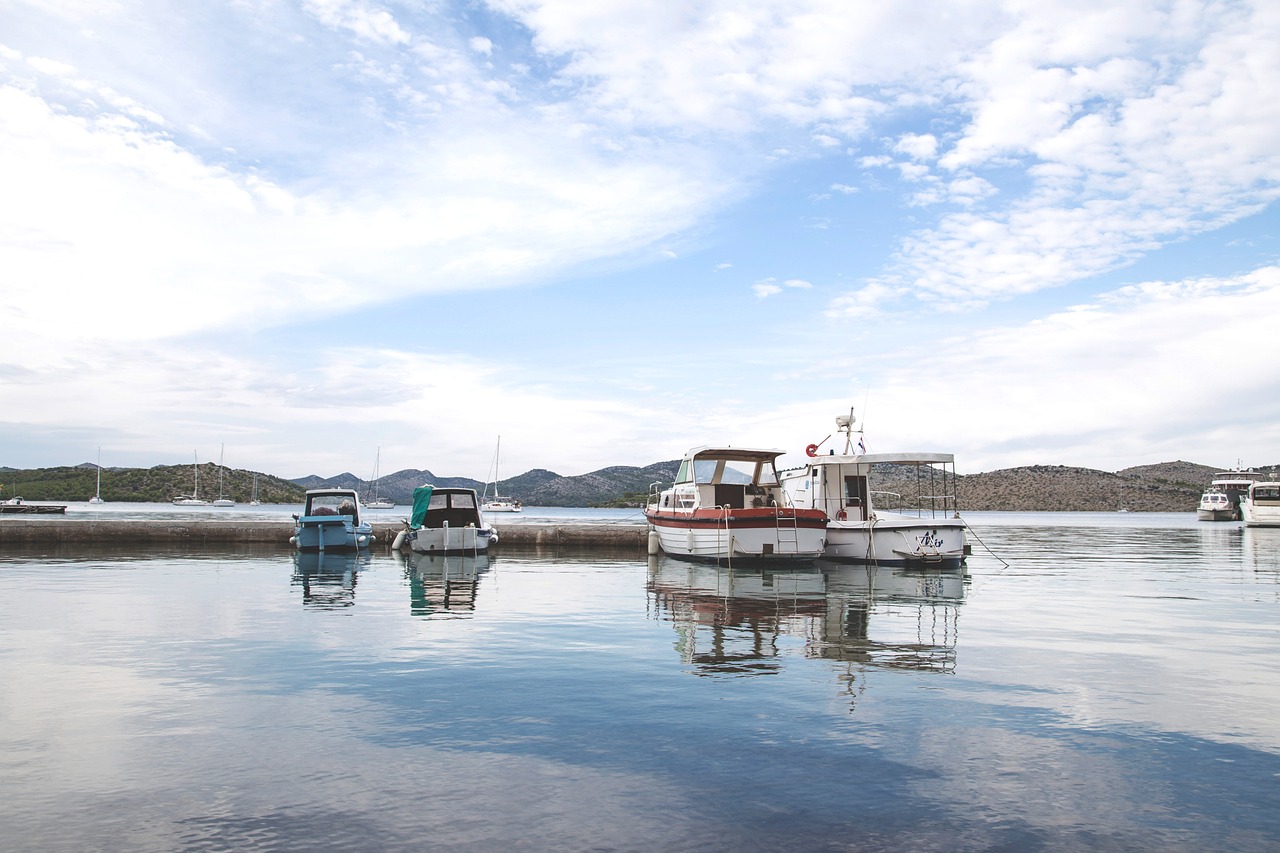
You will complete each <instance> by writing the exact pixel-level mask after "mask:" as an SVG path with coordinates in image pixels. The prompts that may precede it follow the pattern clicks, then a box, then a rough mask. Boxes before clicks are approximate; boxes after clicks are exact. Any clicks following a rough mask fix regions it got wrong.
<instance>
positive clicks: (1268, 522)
mask: <svg viewBox="0 0 1280 853" xmlns="http://www.w3.org/2000/svg"><path fill="white" fill-rule="evenodd" d="M1240 517H1241V518H1243V519H1244V524H1245V527H1280V482H1277V481H1275V480H1258V481H1256V482H1254V483H1251V484H1250V485H1249V490H1248V491H1247V492H1246V493H1245V496H1244V500H1242V501H1241V502H1240Z"/></svg>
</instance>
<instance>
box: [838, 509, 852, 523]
mask: <svg viewBox="0 0 1280 853" xmlns="http://www.w3.org/2000/svg"><path fill="white" fill-rule="evenodd" d="M848 517H849V513H847V512H845V511H844V510H840V511H839V512H837V513H836V521H844V520H846V519H847V518H848Z"/></svg>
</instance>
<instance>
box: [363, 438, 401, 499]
mask: <svg viewBox="0 0 1280 853" xmlns="http://www.w3.org/2000/svg"><path fill="white" fill-rule="evenodd" d="M381 467H382V448H381V447H379V448H378V455H377V456H376V457H374V462H373V494H372V495H366V497H368V498H369V500H368V501H366V502H365V508H366V509H392V508H393V507H395V505H396V502H395V501H393V500H391V499H390V498H380V497H378V479H379V478H380V477H381V476H382V472H381V470H380V469H381Z"/></svg>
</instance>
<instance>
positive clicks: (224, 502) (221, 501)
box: [213, 445, 236, 507]
mask: <svg viewBox="0 0 1280 853" xmlns="http://www.w3.org/2000/svg"><path fill="white" fill-rule="evenodd" d="M226 451H227V448H226V445H223V447H222V450H221V451H220V452H219V453H218V497H217V498H216V499H215V500H214V502H213V505H214V506H221V507H228V506H235V505H236V502H235V501H233V500H232V499H231V498H229V497H227V496H226V495H224V494H223V492H222V475H223V472H224V471H225V470H226V469H225V468H224V467H223V465H222V459H223V456H225V454H226Z"/></svg>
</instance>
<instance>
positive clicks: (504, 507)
mask: <svg viewBox="0 0 1280 853" xmlns="http://www.w3.org/2000/svg"><path fill="white" fill-rule="evenodd" d="M501 453H502V436H498V447H497V449H496V450H494V451H493V497H489V484H488V483H485V486H484V497H483V498H482V508H483V509H484V511H485V512H520V511H521V510H523V509H524V506H523V505H522V504H521V503H520V501H518V500H516V499H515V498H504V497H502V496H500V495H499V494H498V456H499V455H500V454H501Z"/></svg>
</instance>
